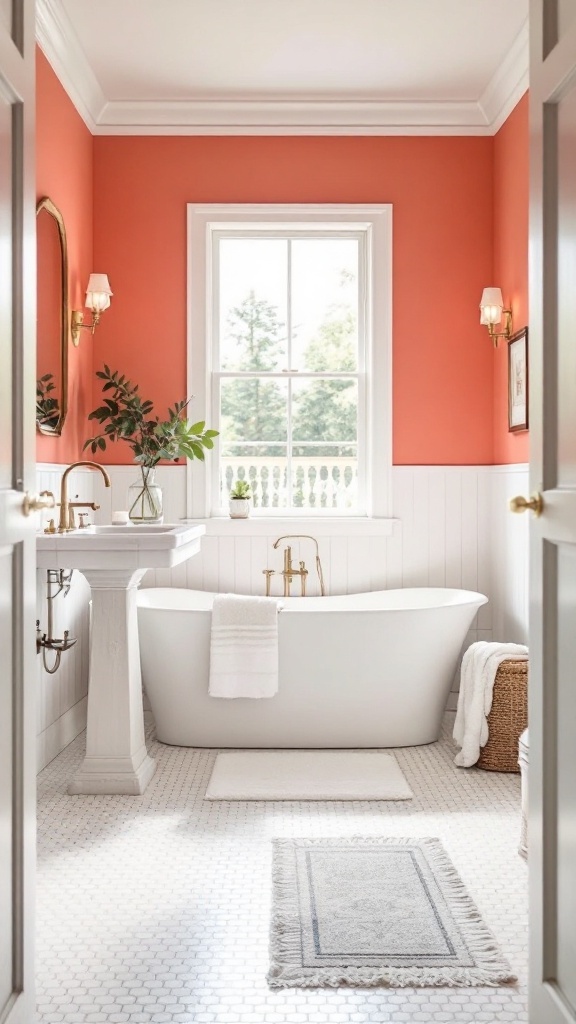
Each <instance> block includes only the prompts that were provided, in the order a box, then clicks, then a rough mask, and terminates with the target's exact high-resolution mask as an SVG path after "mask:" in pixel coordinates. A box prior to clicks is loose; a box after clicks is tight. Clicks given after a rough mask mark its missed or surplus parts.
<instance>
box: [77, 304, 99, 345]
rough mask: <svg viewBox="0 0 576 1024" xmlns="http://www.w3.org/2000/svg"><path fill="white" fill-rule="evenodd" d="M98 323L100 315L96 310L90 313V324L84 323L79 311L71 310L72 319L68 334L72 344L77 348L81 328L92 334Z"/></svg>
mask: <svg viewBox="0 0 576 1024" xmlns="http://www.w3.org/2000/svg"><path fill="white" fill-rule="evenodd" d="M99 323H100V313H99V312H98V311H97V310H96V311H95V312H93V313H92V323H90V324H85V323H84V313H83V312H82V311H81V310H80V309H73V310H72V318H71V323H70V334H71V335H72V344H73V345H76V347H78V344H79V342H80V331H81V330H82V328H84V329H85V330H88V331H90V332H91V334H94V331H95V330H96V328H97V326H98V324H99Z"/></svg>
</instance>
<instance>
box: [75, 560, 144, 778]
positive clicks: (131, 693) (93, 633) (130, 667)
mask: <svg viewBox="0 0 576 1024" xmlns="http://www.w3.org/2000/svg"><path fill="white" fill-rule="evenodd" d="M81 572H82V575H83V576H85V577H86V579H87V581H88V583H89V584H90V586H91V588H92V621H91V630H90V672H89V681H88V721H87V726H86V757H85V758H84V761H83V762H82V766H81V768H80V770H79V772H78V773H77V774H76V776H75V777H74V779H73V781H72V783H71V785H70V788H69V790H68V792H69V793H127V794H132V795H138V794H140V793H143V792H144V790H145V789H146V786H147V785H148V783H149V781H150V779H151V778H152V776H153V774H154V770H155V768H156V763H155V762H154V761H153V760H152V758H151V757H149V756H148V752H147V750H146V744H145V740H144V711H143V707H142V675H141V672H140V646H139V643H138V618H137V606H136V594H137V590H138V585H139V583H140V581H141V580H142V577H143V576H144V573H145V572H146V570H145V569H110V570H102V569H97V570H90V569H82V570H81Z"/></svg>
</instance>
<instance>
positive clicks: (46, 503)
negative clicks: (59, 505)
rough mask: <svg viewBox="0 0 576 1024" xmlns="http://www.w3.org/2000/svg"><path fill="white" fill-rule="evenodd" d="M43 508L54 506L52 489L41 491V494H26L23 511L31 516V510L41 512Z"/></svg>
mask: <svg viewBox="0 0 576 1024" xmlns="http://www.w3.org/2000/svg"><path fill="white" fill-rule="evenodd" d="M43 508H54V495H53V494H52V491H41V492H40V494H28V493H27V494H25V495H24V501H23V502H22V513H23V515H25V516H29V515H30V513H31V512H40V511H41V509H43Z"/></svg>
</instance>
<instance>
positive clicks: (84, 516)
mask: <svg viewBox="0 0 576 1024" xmlns="http://www.w3.org/2000/svg"><path fill="white" fill-rule="evenodd" d="M78 519H79V520H80V524H79V526H78V529H79V530H85V529H86V526H87V524H86V523H85V522H84V520H85V519H88V513H87V512H80V514H79V516H78Z"/></svg>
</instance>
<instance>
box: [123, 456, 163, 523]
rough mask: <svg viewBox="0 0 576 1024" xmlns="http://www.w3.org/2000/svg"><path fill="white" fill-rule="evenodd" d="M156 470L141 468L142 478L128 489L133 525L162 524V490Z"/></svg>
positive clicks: (129, 513)
mask: <svg viewBox="0 0 576 1024" xmlns="http://www.w3.org/2000/svg"><path fill="white" fill-rule="evenodd" d="M155 474H156V468H155V467H154V466H141V467H140V477H139V479H138V480H135V481H134V483H133V484H130V486H129V488H128V515H129V517H130V521H131V522H133V523H161V522H162V521H163V519H164V511H163V508H162V488H161V487H160V486H159V484H157V483H156V482H155V479H154V477H155Z"/></svg>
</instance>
